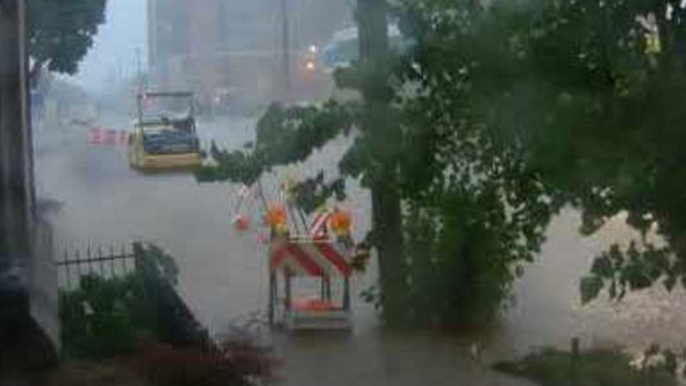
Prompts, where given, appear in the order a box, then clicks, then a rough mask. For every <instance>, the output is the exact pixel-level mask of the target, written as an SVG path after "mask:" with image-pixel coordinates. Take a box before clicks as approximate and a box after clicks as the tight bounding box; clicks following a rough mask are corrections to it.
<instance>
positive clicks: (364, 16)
mask: <svg viewBox="0 0 686 386" xmlns="http://www.w3.org/2000/svg"><path fill="white" fill-rule="evenodd" d="M387 11H388V6H387V4H386V2H385V1H384V0H358V3H357V10H356V12H355V18H356V20H357V22H358V27H359V31H360V53H361V55H360V62H359V63H358V64H357V65H356V66H355V67H354V68H352V69H349V70H347V71H344V72H340V73H339V74H337V76H336V77H337V80H338V84H339V85H340V86H342V87H346V88H354V89H357V90H358V91H359V92H360V94H361V95H362V101H363V102H362V103H347V104H340V103H338V102H335V101H329V102H327V103H325V104H324V105H322V106H319V107H315V106H312V107H292V108H289V109H284V108H282V107H280V106H272V107H271V108H270V109H269V111H267V113H266V114H265V115H264V116H263V117H262V118H261V119H260V122H259V123H258V128H257V142H256V144H255V149H254V151H253V152H242V151H238V152H225V151H221V150H219V149H216V148H214V149H213V151H212V152H211V153H212V155H213V157H214V158H215V159H216V160H217V161H218V163H219V166H218V167H209V168H204V169H203V170H201V171H200V173H199V178H200V180H215V179H223V180H226V179H228V180H239V181H243V182H252V181H254V180H255V179H256V178H258V177H259V175H260V174H261V172H263V171H265V170H268V169H269V168H270V167H271V166H273V165H279V164H285V163H291V162H296V161H300V160H304V159H305V158H306V157H307V156H308V155H309V154H310V153H311V152H312V151H313V150H314V149H315V148H319V147H321V146H323V145H324V144H325V143H326V142H328V141H329V140H331V139H333V138H335V137H336V136H337V135H339V134H341V133H347V134H349V133H351V132H352V131H353V130H354V133H355V143H354V145H353V146H352V147H351V149H349V151H348V152H347V154H346V155H345V156H344V157H343V159H342V160H341V162H340V164H339V168H340V171H341V174H342V178H341V179H338V180H336V181H334V182H332V183H328V184H327V183H325V182H324V180H323V179H322V178H318V179H317V178H315V179H310V180H308V181H306V183H304V184H303V185H302V186H301V191H307V190H308V189H305V188H306V187H307V186H313V185H314V186H322V187H324V189H321V190H322V191H323V192H324V193H330V194H332V193H334V192H337V193H338V194H339V196H340V195H341V190H342V187H343V181H344V178H345V177H352V178H359V179H360V180H361V181H362V183H363V185H364V186H366V187H368V188H369V189H370V190H371V192H372V207H373V213H372V222H373V228H374V230H373V231H372V233H371V234H370V236H369V237H368V242H369V243H371V244H373V245H374V246H375V247H376V249H377V251H378V257H379V262H380V281H381V287H382V290H383V293H384V298H383V305H384V312H385V315H386V317H387V318H386V319H387V321H389V322H393V321H396V320H399V318H397V317H396V316H395V315H397V314H398V313H400V312H401V311H402V309H403V308H404V304H403V302H402V300H401V299H402V296H403V294H404V293H405V291H404V289H403V287H404V282H405V280H406V276H405V274H404V269H403V265H404V259H403V248H402V240H403V237H402V232H401V223H402V217H401V197H400V192H399V190H398V184H397V182H398V164H399V158H400V151H399V150H400V146H399V144H400V142H399V141H400V137H401V135H400V129H399V126H398V125H397V124H396V123H395V122H394V118H393V117H394V114H395V112H394V111H393V109H391V108H390V106H389V103H390V102H391V99H392V97H393V90H392V89H391V87H390V86H389V75H390V70H391V67H390V65H391V64H390V55H389V52H388V33H387V28H388V24H387ZM309 190H310V191H312V189H309ZM323 199H325V197H324V196H323V195H320V196H319V197H313V198H311V199H310V200H301V201H310V202H312V201H321V200H323ZM311 207H312V206H311V205H310V208H311Z"/></svg>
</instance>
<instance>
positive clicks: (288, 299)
mask: <svg viewBox="0 0 686 386" xmlns="http://www.w3.org/2000/svg"><path fill="white" fill-rule="evenodd" d="M285 276H286V283H285V291H286V311H290V310H291V270H290V269H288V268H286V273H285Z"/></svg>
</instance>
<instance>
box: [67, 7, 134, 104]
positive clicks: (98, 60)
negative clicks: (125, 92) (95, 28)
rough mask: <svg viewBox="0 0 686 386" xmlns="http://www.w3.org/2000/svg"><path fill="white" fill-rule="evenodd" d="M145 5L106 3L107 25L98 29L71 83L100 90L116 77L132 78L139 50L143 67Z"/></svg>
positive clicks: (108, 85)
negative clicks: (91, 45)
mask: <svg viewBox="0 0 686 386" xmlns="http://www.w3.org/2000/svg"><path fill="white" fill-rule="evenodd" d="M145 4H146V2H145V0H108V4H107V21H106V24H104V25H102V26H101V27H100V31H99V33H98V36H96V38H95V42H94V45H93V47H92V48H91V50H90V51H89V53H88V55H87V56H86V58H85V59H84V60H83V61H82V62H81V64H80V66H79V73H78V74H77V75H76V76H74V77H72V78H71V79H72V81H73V82H75V83H77V84H78V85H79V86H81V87H83V88H85V89H86V90H88V91H101V90H103V89H106V88H107V87H110V86H111V83H112V82H113V81H114V80H115V79H116V77H117V76H125V75H126V74H127V73H128V74H129V75H134V74H135V72H136V50H138V49H140V50H141V60H142V62H143V66H145V59H146V54H145V53H146V50H147V47H146V14H145V10H146V5H145ZM144 68H145V67H144ZM117 74H119V75H117Z"/></svg>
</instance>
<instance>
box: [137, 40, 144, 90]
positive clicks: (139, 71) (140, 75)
mask: <svg viewBox="0 0 686 386" xmlns="http://www.w3.org/2000/svg"><path fill="white" fill-rule="evenodd" d="M136 77H137V78H138V92H143V90H144V89H145V84H144V82H143V67H142V65H141V49H140V48H137V49H136Z"/></svg>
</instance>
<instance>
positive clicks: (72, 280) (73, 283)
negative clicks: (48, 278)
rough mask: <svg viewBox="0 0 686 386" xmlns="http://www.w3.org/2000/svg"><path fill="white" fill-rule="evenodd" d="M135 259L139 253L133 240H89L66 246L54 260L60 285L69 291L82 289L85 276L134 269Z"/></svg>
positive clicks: (119, 274)
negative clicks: (103, 242)
mask: <svg viewBox="0 0 686 386" xmlns="http://www.w3.org/2000/svg"><path fill="white" fill-rule="evenodd" d="M136 260H137V255H136V254H135V253H134V251H133V247H132V244H130V243H120V244H118V245H117V244H113V243H111V244H100V245H93V244H91V243H87V244H85V245H78V246H70V247H65V248H62V251H61V253H60V255H59V257H58V260H57V261H56V262H55V264H56V266H57V269H58V271H57V276H58V284H59V286H60V288H62V289H65V290H67V291H70V290H74V289H77V288H79V285H80V281H81V278H82V277H83V276H87V275H97V276H100V277H102V278H114V277H123V276H126V275H127V274H129V273H133V272H135V270H136V267H137V263H136Z"/></svg>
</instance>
